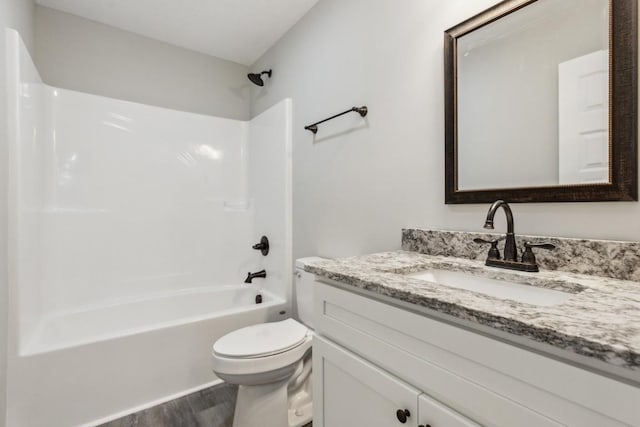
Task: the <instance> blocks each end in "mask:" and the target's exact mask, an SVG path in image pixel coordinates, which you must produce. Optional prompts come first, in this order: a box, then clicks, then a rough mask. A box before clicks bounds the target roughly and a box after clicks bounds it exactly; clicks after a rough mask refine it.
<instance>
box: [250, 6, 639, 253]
mask: <svg viewBox="0 0 640 427" xmlns="http://www.w3.org/2000/svg"><path fill="white" fill-rule="evenodd" d="M494 3H495V1H494V0H478V1H474V2H470V1H467V0H446V1H445V0H437V1H436V0H433V1H424V0H406V1H402V2H389V1H386V0H322V1H320V2H319V3H318V4H317V5H316V6H315V7H314V8H313V9H312V10H311V11H310V13H309V14H307V15H306V16H305V17H304V18H303V19H302V20H301V21H299V22H298V23H297V25H296V26H295V27H294V28H293V29H292V30H290V31H289V32H288V33H287V34H286V35H285V36H284V37H283V38H282V39H281V40H280V41H279V42H278V43H277V44H276V45H275V46H274V47H273V48H271V49H270V50H269V51H268V52H267V53H266V54H265V55H264V56H263V57H262V58H261V59H259V60H258V61H257V63H256V64H254V65H253V66H252V70H261V69H266V68H273V70H274V75H273V78H272V79H271V80H270V81H269V82H268V83H267V84H266V85H265V87H264V88H257V89H254V93H253V101H252V113H253V114H257V113H260V112H261V111H263V110H264V109H265V108H266V107H268V106H269V105H271V104H272V103H274V102H275V101H276V100H278V99H282V98H284V97H291V98H293V105H294V106H295V108H294V117H293V177H294V179H293V182H294V185H293V224H294V228H293V238H294V257H300V256H308V255H315V254H318V255H325V256H342V255H349V254H360V253H366V252H375V251H382V250H389V249H396V248H399V247H400V229H401V228H402V227H426V228H438V229H449V230H475V231H481V230H482V225H483V223H484V217H485V215H486V211H487V208H488V205H445V204H444V108H443V104H444V90H443V86H444V84H443V32H444V31H445V30H446V29H447V28H449V27H452V26H453V25H455V24H457V23H459V22H461V21H463V20H464V19H466V18H469V17H470V16H472V15H474V14H476V13H478V12H480V11H482V10H484V9H486V8H487V7H490V6H492V5H493V4H494ZM361 104H366V105H368V106H369V109H370V113H369V115H368V116H367V118H366V119H365V120H362V119H360V118H359V116H358V115H357V114H355V113H352V114H350V115H348V116H345V117H342V118H340V119H337V120H335V121H332V122H329V123H327V124H324V125H320V128H319V132H318V134H317V135H316V137H315V138H314V137H313V135H312V134H311V133H310V132H308V131H305V130H304V129H303V126H304V125H305V124H308V123H311V122H314V121H316V120H319V119H323V118H325V117H328V116H330V115H332V114H334V113H337V112H340V111H342V110H343V109H346V108H348V107H351V106H353V105H361ZM513 210H514V214H515V230H516V233H522V234H525V233H526V234H533V235H550V236H570V237H585V238H604V239H621V240H640V220H639V218H640V204H638V203H636V202H617V203H588V204H587V203H555V204H546V203H545V204H520V205H515V206H513ZM500 221H503V220H502V219H500ZM504 228H505V227H504V223H502V224H500V223H498V224H496V229H497V230H503V229H504Z"/></svg>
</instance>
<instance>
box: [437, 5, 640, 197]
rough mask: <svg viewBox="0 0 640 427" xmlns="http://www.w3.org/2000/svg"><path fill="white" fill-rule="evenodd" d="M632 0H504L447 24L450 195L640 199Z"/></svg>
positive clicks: (447, 170)
mask: <svg viewBox="0 0 640 427" xmlns="http://www.w3.org/2000/svg"><path fill="white" fill-rule="evenodd" d="M637 7H638V5H637V0H507V1H503V2H501V3H499V4H497V5H495V6H493V7H492V8H490V9H487V10H486V11H484V12H482V13H480V14H478V15H476V16H474V17H472V18H470V19H468V20H466V21H464V22H462V23H460V24H458V25H456V26H455V27H453V28H451V29H449V30H447V31H445V35H444V57H445V58H444V66H445V70H444V71H445V82H444V83H445V202H446V203H447V204H456V203H490V202H493V201H495V200H497V199H504V200H507V201H509V202H594V201H633V200H636V201H637V200H638V153H637V127H638V114H637V102H638V92H637V78H638V70H637V57H638V54H637V32H638V30H637V26H638V19H637V18H638V10H637Z"/></svg>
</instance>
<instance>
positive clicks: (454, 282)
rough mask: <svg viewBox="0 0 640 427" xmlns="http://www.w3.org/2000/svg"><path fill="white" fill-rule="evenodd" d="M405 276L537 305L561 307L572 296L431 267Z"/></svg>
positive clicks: (566, 293) (551, 290)
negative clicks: (559, 305)
mask: <svg viewBox="0 0 640 427" xmlns="http://www.w3.org/2000/svg"><path fill="white" fill-rule="evenodd" d="M407 276H409V277H413V278H415V279H419V280H424V281H427V282H431V283H436V284H438V285H443V286H448V287H451V288H458V289H466V290H469V291H474V292H478V293H481V294H485V295H489V296H491V297H495V298H501V299H508V300H512V301H518V302H523V303H526V304H533V305H539V306H552V305H558V304H562V303H563V302H565V301H567V300H568V299H569V298H571V296H572V295H573V294H572V293H569V292H563V291H558V290H555V289H546V288H539V287H537V286H531V285H523V284H520V283H516V282H512V281H508V280H497V279H489V278H487V277H481V276H474V275H471V274H467V273H462V272H459V271H450V270H439V269H435V268H434V269H429V270H424V271H420V272H417V273H410V274H407Z"/></svg>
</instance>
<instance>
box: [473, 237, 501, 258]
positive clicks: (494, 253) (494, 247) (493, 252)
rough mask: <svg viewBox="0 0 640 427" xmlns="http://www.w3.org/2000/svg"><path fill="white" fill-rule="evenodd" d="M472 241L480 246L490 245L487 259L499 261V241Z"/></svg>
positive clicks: (477, 239)
mask: <svg viewBox="0 0 640 427" xmlns="http://www.w3.org/2000/svg"><path fill="white" fill-rule="evenodd" d="M473 241H474V242H475V243H478V244H481V245H491V248H489V255H488V256H487V259H500V251H499V250H498V241H499V239H493V240H484V239H481V238H479V237H478V238H475V239H473Z"/></svg>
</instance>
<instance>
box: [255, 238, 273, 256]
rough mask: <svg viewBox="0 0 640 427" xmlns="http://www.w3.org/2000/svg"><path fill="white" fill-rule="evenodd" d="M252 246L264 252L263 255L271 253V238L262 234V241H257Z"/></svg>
mask: <svg viewBox="0 0 640 427" xmlns="http://www.w3.org/2000/svg"><path fill="white" fill-rule="evenodd" d="M252 248H253V249H255V250H258V251H260V252H262V255H264V256H267V255H269V239H268V238H267V236H262V237H261V238H260V243H256V244H255V245H253V246H252Z"/></svg>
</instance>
